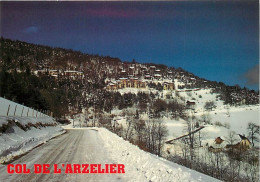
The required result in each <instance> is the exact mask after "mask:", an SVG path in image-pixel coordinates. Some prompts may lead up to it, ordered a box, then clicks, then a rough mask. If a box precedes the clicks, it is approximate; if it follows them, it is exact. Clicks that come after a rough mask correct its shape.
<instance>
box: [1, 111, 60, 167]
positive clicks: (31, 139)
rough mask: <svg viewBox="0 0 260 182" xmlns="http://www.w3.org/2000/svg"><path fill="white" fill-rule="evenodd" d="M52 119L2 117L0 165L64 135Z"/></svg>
mask: <svg viewBox="0 0 260 182" xmlns="http://www.w3.org/2000/svg"><path fill="white" fill-rule="evenodd" d="M64 132H65V130H64V129H62V128H61V127H60V126H59V125H57V123H56V121H55V120H54V119H53V118H51V117H41V118H36V117H14V116H9V117H7V116H1V117H0V163H4V162H7V161H10V160H12V159H13V158H14V157H15V156H19V155H21V154H24V153H26V152H28V151H29V150H31V149H32V148H34V147H36V146H38V145H39V144H41V143H44V142H46V141H48V140H50V139H51V138H53V137H55V136H58V135H60V134H62V133H64Z"/></svg>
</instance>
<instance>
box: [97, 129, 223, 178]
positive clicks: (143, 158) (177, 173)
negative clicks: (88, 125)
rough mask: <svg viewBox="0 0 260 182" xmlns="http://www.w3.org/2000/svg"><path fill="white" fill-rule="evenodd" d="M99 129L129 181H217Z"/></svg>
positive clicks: (106, 145)
mask: <svg viewBox="0 0 260 182" xmlns="http://www.w3.org/2000/svg"><path fill="white" fill-rule="evenodd" d="M95 129H96V130H98V131H99V133H100V135H101V138H102V139H103V141H104V143H105V146H104V147H105V150H107V151H109V153H110V155H112V158H113V159H114V160H115V161H117V162H118V163H121V164H125V168H126V169H125V170H126V174H127V175H128V176H129V177H130V178H129V179H130V181H157V182H159V181H164V182H167V181H171V182H174V181H176V182H179V181H210V182H213V181H218V180H217V179H215V178H212V177H209V176H206V175H204V174H201V173H199V172H196V171H193V170H191V169H188V168H185V167H183V166H181V165H178V164H175V163H173V162H170V161H167V160H165V159H163V158H160V157H157V156H155V155H153V154H150V153H147V152H144V151H142V150H140V149H139V148H138V147H137V146H134V145H132V144H130V143H129V142H127V141H125V140H123V139H122V138H120V137H118V136H117V135H116V134H113V133H111V132H109V131H108V130H107V129H104V128H95Z"/></svg>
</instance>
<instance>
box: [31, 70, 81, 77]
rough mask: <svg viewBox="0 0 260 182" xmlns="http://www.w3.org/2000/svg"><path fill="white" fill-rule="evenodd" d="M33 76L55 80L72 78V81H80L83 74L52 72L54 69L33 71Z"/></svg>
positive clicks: (77, 72) (72, 71) (65, 71)
mask: <svg viewBox="0 0 260 182" xmlns="http://www.w3.org/2000/svg"><path fill="white" fill-rule="evenodd" d="M34 74H35V75H38V76H40V75H49V76H51V77H53V78H55V79H58V78H59V77H61V78H72V79H82V78H84V74H83V72H81V71H75V70H54V69H44V70H36V71H34Z"/></svg>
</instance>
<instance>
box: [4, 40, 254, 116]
mask: <svg viewBox="0 0 260 182" xmlns="http://www.w3.org/2000/svg"><path fill="white" fill-rule="evenodd" d="M0 48H1V51H0V66H1V82H0V83H1V86H0V96H2V97H6V98H7V99H11V100H14V101H16V102H18V103H21V104H25V105H27V106H30V107H34V108H37V109H41V110H49V111H51V112H53V113H54V115H55V116H59V117H60V116H61V115H63V114H64V113H67V114H69V113H73V112H79V111H81V109H82V108H83V107H91V106H93V105H94V103H95V104H96V105H97V106H99V109H102V110H103V109H105V110H107V111H108V110H111V109H112V108H114V107H121V106H122V107H127V105H126V106H123V105H125V103H114V102H113V101H112V103H111V100H118V98H117V97H120V96H118V94H117V92H114V93H111V92H108V91H109V90H114V91H120V88H126V87H130V88H133V87H135V88H137V87H142V88H145V89H146V90H150V89H155V90H157V91H161V90H165V89H166V90H173V89H175V90H185V89H186V90H187V89H207V88H211V89H212V92H214V93H217V94H218V95H219V99H221V100H223V101H224V102H225V104H231V105H241V104H246V105H248V104H257V103H259V96H258V93H257V92H255V91H254V90H249V89H247V88H240V87H239V86H238V85H236V86H227V85H225V84H224V83H222V82H219V83H218V82H214V81H209V80H206V79H203V78H199V77H197V76H195V75H194V74H192V73H189V72H187V71H185V70H183V69H182V68H177V69H176V68H173V67H167V66H165V65H158V64H153V63H145V64H140V63H137V62H136V61H135V60H133V61H132V62H122V61H121V60H120V59H118V58H111V57H109V56H98V55H89V54H83V53H81V52H78V51H73V50H66V49H62V48H51V47H48V46H41V45H34V44H29V43H26V42H21V41H13V40H10V39H4V38H3V37H2V38H1V40H0ZM122 79H125V80H122ZM139 82H140V83H139ZM140 85H141V86H140ZM145 89H141V91H144V90H145ZM115 95H117V96H115ZM108 97H109V98H111V99H110V100H107V98H108ZM129 97H130V98H129V99H130V100H131V101H129V102H131V103H129V105H132V104H134V103H137V101H134V98H133V97H132V96H129ZM151 97H153V96H151ZM24 98H27V99H24ZM104 99H105V102H104ZM124 99H125V98H121V99H120V100H122V102H124ZM54 100H55V102H53V101H54ZM108 102H109V104H108ZM60 105H62V106H63V107H62V108H61V107H60ZM120 105H121V106H120Z"/></svg>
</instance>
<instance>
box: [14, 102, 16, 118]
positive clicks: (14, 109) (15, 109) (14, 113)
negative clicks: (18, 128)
mask: <svg viewBox="0 0 260 182" xmlns="http://www.w3.org/2000/svg"><path fill="white" fill-rule="evenodd" d="M16 108H17V105H15V109H14V116H15V113H16Z"/></svg>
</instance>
